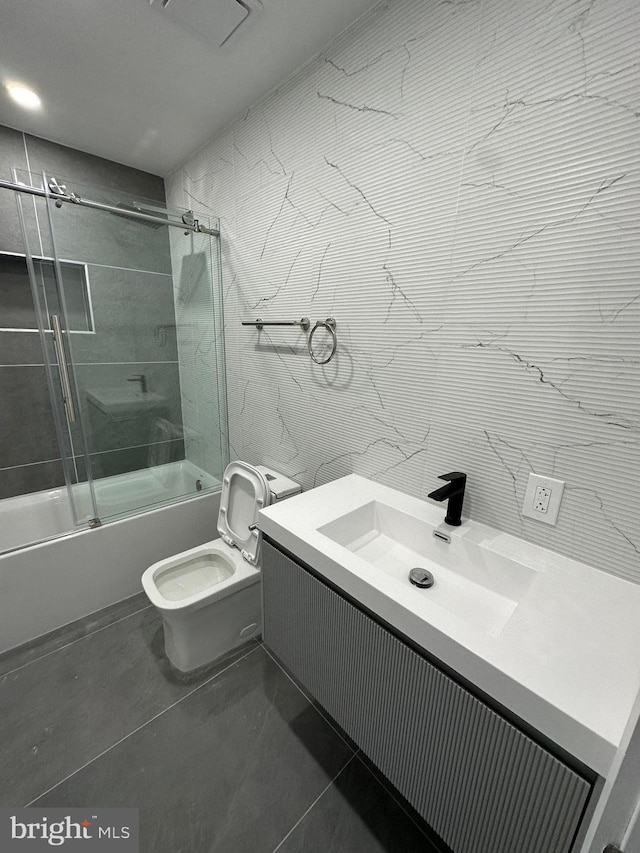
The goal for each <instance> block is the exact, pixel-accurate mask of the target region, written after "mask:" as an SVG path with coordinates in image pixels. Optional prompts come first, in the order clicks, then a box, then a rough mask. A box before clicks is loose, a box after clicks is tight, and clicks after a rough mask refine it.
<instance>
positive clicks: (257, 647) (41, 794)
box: [23, 645, 260, 808]
mask: <svg viewBox="0 0 640 853" xmlns="http://www.w3.org/2000/svg"><path fill="white" fill-rule="evenodd" d="M259 648H260V646H259V645H257V646H255V647H254V648H253V649H250V650H249V651H248V652H247V653H246V654H244V655H242V656H241V657H238V658H235V659H234V660H232V661H230V662H229V664H228V665H227V666H225V667H224V669H221V670H220V671H219V672H216V673H215V675H212V676H211V678H208V679H207V680H206V681H203V682H202V684H198V686H197V687H194V688H193V690H190V691H189V692H188V693H185V695H184V696H181V697H180V698H179V699H177V700H176V701H175V702H173V703H172V704H171V705H168V706H167V707H166V708H163V709H162V711H159V712H158V713H157V714H155V715H154V716H153V717H151V718H150V719H148V720H146V721H145V722H144V723H142V724H141V725H139V726H137V727H136V728H135V729H132V731H130V732H129V733H128V734H126V735H124V736H123V737H121V738H120V739H119V740H117V741H116V742H115V743H112V744H111V746H108V747H107V748H106V749H103V750H102V752H99V753H98V755H94V757H93V758H91V759H89V761H85V763H84V764H83V765H81V766H80V767H78V768H76V769H75V770H74V771H73V773H68V774H67V775H66V776H65V777H64V778H63V779H59V780H58V781H57V782H56V783H55V785H51V787H50V788H47V790H46V791H42V793H40V794H38V796H37V797H34V798H33V799H32V800H30V801H29V802H28V803H27V804H26V805H25V806H24V807H23V808H29V806H32V805H33V804H34V803H35V802H36V801H37V800H39V799H40V798H41V797H44V796H46V794H49V793H50V792H51V791H53V790H54V789H55V788H57V787H58V786H59V785H62V784H63V782H67V781H68V780H69V779H71V778H72V777H73V776H75V775H76V774H77V773H80V772H81V771H82V770H84V769H85V768H87V767H88V766H89V765H90V764H93V763H94V761H97V760H98V759H99V758H102V756H103V755H106V754H107V753H108V752H111V750H112V749H115V747H116V746H119V745H120V744H121V743H124V741H125V740H127V739H128V738H130V737H132V735H135V734H137V732H139V731H141V730H142V729H144V728H146V726H148V725H149V724H150V723H153V722H154V721H155V720H157V719H158V718H159V717H162V716H163V715H164V714H166V713H167V711H171V709H172V708H175V707H176V706H177V705H179V704H180V703H181V702H184V700H185V699H188V698H189V697H190V696H193V694H194V693H197V692H198V690H200V689H202V688H203V687H206V685H207V684H210V683H211V682H212V681H215V680H216V678H218V676H220V675H222V674H223V673H224V672H226V671H227V670H228V669H231V667H232V666H235V664H237V663H239V662H240V661H242V660H245V658H248V657H249V655H252V654H253V653H254V652H256V651H257V650H258V649H259Z"/></svg>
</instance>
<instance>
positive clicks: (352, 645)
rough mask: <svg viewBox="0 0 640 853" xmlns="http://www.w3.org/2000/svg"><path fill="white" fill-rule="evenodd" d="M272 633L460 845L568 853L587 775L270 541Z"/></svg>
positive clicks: (350, 728) (295, 667) (360, 740)
mask: <svg viewBox="0 0 640 853" xmlns="http://www.w3.org/2000/svg"><path fill="white" fill-rule="evenodd" d="M263 596H264V639H265V642H266V644H267V645H268V646H269V648H271V649H272V650H273V651H274V653H275V654H276V655H277V656H278V658H280V660H281V661H282V662H283V663H284V664H285V666H287V667H288V668H289V669H290V670H291V672H292V673H293V674H294V675H295V676H296V678H298V679H299V680H300V682H301V683H302V684H303V685H304V686H305V687H306V688H307V689H308V690H309V691H310V692H311V693H312V694H313V696H315V698H316V699H317V700H318V701H319V702H320V703H321V704H322V705H323V706H324V707H325V708H326V709H327V711H328V712H329V713H330V714H331V715H332V716H333V717H334V719H335V720H336V721H337V722H338V723H339V725H340V726H342V727H343V728H344V730H345V731H346V732H347V733H348V734H349V736H350V737H352V738H353V739H354V741H355V742H356V743H357V744H358V745H359V746H360V748H361V749H362V750H363V752H364V753H365V754H366V755H367V756H369V758H370V759H371V760H372V761H373V762H374V763H375V764H376V766H377V767H378V768H379V769H380V770H381V771H382V772H383V773H384V774H385V776H386V777H387V778H388V779H389V780H390V781H391V782H392V783H393V784H394V785H395V786H396V788H397V789H398V790H399V791H400V792H401V793H402V794H403V795H404V796H405V797H406V798H407V800H408V801H409V802H410V803H411V804H412V805H413V806H414V807H415V808H416V809H417V811H418V812H419V813H420V814H421V815H422V816H423V817H424V819H425V820H426V821H427V822H428V823H429V824H430V825H431V826H432V827H433V829H434V830H435V831H436V832H437V833H438V834H439V835H440V836H441V837H442V839H443V840H444V841H445V842H446V843H447V844H448V845H449V846H450V847H451V849H452V850H453V851H454V853H569V851H570V849H571V845H572V842H573V839H574V837H575V834H576V831H577V828H578V825H579V822H580V818H581V815H582V813H583V810H584V807H585V804H586V801H587V798H588V796H589V792H590V785H589V783H588V782H587V781H586V780H585V779H583V778H582V777H581V776H579V775H578V774H576V773H575V772H574V771H573V770H572V769H570V768H569V767H567V766H566V765H565V764H564V763H563V762H561V761H560V760H558V759H557V758H556V757H555V756H554V755H552V754H551V753H550V752H548V751H547V750H545V749H544V748H542V747H541V746H540V745H539V744H537V743H536V742H535V741H534V740H532V739H531V738H530V737H528V736H527V735H525V734H524V733H523V732H521V731H520V730H519V729H517V728H516V727H515V726H513V725H512V724H511V723H509V722H507V721H506V720H505V719H504V718H503V717H501V716H500V715H499V714H497V713H496V712H495V711H493V710H492V709H491V708H489V707H488V706H487V705H486V704H484V703H483V702H482V701H480V700H479V699H478V698H476V697H475V696H474V695H473V694H472V693H470V692H469V691H468V690H466V689H465V688H463V687H461V686H460V685H459V684H457V683H456V682H455V681H454V680H453V679H451V678H450V677H449V676H448V675H445V674H444V673H443V672H441V671H440V670H439V669H437V668H436V667H435V666H433V665H432V664H431V663H430V662H429V661H427V660H426V659H425V658H423V657H422V656H421V655H419V654H418V653H416V652H415V651H413V650H412V649H411V648H410V647H409V646H408V645H406V644H405V643H403V642H402V641H401V640H399V639H398V638H397V637H395V636H394V635H393V634H391V633H390V632H389V631H388V630H386V629H385V628H384V627H382V626H381V625H379V624H378V623H377V622H376V621H375V620H373V619H372V618H371V617H369V616H368V615H367V614H365V613H363V612H362V611H361V610H359V609H358V608H357V607H355V606H354V605H353V604H351V603H349V602H348V601H346V600H345V599H344V598H342V597H341V596H340V595H339V594H337V593H336V592H334V591H333V590H332V589H330V588H329V587H328V586H327V585H326V584H324V583H323V582H322V581H321V580H319V579H318V578H316V577H315V576H314V575H313V574H311V573H310V572H308V571H306V570H305V569H304V568H302V567H301V566H300V565H298V564H297V563H296V562H294V561H293V560H291V559H289V557H287V556H286V555H284V554H282V553H281V552H280V551H279V550H277V549H276V548H274V547H273V546H272V545H271V544H270V543H268V542H265V543H264V549H263Z"/></svg>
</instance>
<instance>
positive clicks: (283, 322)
mask: <svg viewBox="0 0 640 853" xmlns="http://www.w3.org/2000/svg"><path fill="white" fill-rule="evenodd" d="M242 325H243V326H255V327H256V329H261V328H262V327H263V326H300V328H302V329H304V330H305V332H306V331H307V330H308V329H309V326H310V325H311V323H310V322H309V318H308V317H303V318H302V319H301V320H260V319H258V320H242Z"/></svg>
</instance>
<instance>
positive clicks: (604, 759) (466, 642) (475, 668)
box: [259, 474, 640, 776]
mask: <svg viewBox="0 0 640 853" xmlns="http://www.w3.org/2000/svg"><path fill="white" fill-rule="evenodd" d="M371 501H378V502H380V503H381V504H384V505H386V506H391V507H394V508H395V509H397V510H399V511H400V512H401V513H404V514H406V515H407V516H411V517H413V518H416V519H420V520H422V521H426V522H427V523H428V524H430V525H433V526H434V527H436V528H438V529H441V530H445V529H446V532H447V533H449V535H450V536H451V537H452V540H454V541H455V538H456V537H462V539H464V538H465V537H469V541H471V540H473V542H474V543H477V544H479V545H480V546H481V547H482V549H483V553H488V554H495V555H497V559H498V560H500V559H501V558H508V559H509V560H511V561H515V562H516V563H519V564H522V565H523V566H527V567H530V568H531V569H533V570H534V572H535V575H534V579H533V581H532V582H531V583H530V585H529V586H528V588H527V589H526V591H525V592H524V594H523V595H522V598H521V600H520V601H519V603H518V604H517V606H515V607H514V609H513V612H512V613H511V614H510V615H509V617H508V618H507V619H506V621H505V623H504V625H501V626H500V627H499V629H496V630H494V631H487V630H482V629H481V628H479V627H478V626H477V625H474V624H472V623H470V622H468V621H467V620H465V619H463V618H461V617H460V615H457V614H454V613H452V612H451V611H450V610H446V609H444V608H442V607H439V606H434V605H433V604H431V603H429V599H428V597H425V595H427V596H428V590H419V589H417V588H416V587H413V586H412V585H411V584H409V583H408V582H407V583H406V584H400V583H398V582H397V581H393V582H390V581H389V579H388V578H387V577H386V576H385V575H384V574H383V573H382V572H380V571H378V570H377V569H375V568H372V566H371V564H370V563H368V562H367V561H366V560H365V559H362V558H361V557H360V556H359V555H358V554H356V553H352V552H351V551H349V550H348V549H347V548H345V547H344V546H343V545H341V544H339V543H338V542H336V541H334V540H333V539H331V538H330V537H329V536H327V535H324V534H323V533H321V532H320V531H319V530H318V528H321V527H324V526H325V525H329V524H331V523H332V522H335V520H336V519H338V518H340V517H342V516H344V515H347V514H348V513H350V512H353V511H354V510H357V509H358V508H359V507H363V506H364V505H365V504H368V503H370V502H371ZM443 516H444V507H441V506H435V505H433V504H431V503H427V502H426V501H422V500H419V499H418V498H414V497H411V496H409V495H405V494H403V493H402V492H398V491H396V490H395V489H391V488H388V487H387V486H384V485H381V484H380V483H375V482H373V481H371V480H367V479H365V478H364V477H360V476H358V475H355V474H352V475H349V476H347V477H343V478H341V479H339V480H334V481H333V482H331V483H327V484H326V485H324V486H320V487H318V488H315V489H312V490H310V491H308V492H305V493H303V494H302V495H299V496H296V497H294V498H290V499H289V500H287V501H283V502H281V503H278V504H275V505H273V506H270V507H268V508H266V509H264V510H262V511H261V512H260V521H259V524H260V529H261V530H262V531H263V532H264V533H265V534H266V535H267V536H269V537H271V538H272V539H273V540H274V541H275V542H277V543H279V544H280V545H281V546H282V547H283V548H285V549H287V550H288V551H290V552H291V553H292V554H293V555H295V556H296V557H298V559H300V560H301V561H302V562H305V563H307V564H308V565H309V566H311V567H312V568H313V569H315V570H316V571H317V572H318V573H319V574H321V575H322V576H324V577H325V578H326V579H327V580H328V581H329V582H331V583H332V584H334V585H335V586H336V587H338V588H339V589H342V590H343V591H344V592H345V593H346V594H347V595H349V596H351V597H352V598H353V599H355V600H357V601H359V602H360V603H361V604H362V605H363V606H364V607H366V608H367V609H369V610H370V611H371V612H372V613H374V614H376V615H378V616H379V617H380V618H381V619H382V620H384V621H385V622H387V623H389V624H390V625H392V626H395V627H396V628H397V630H399V631H400V632H401V633H402V634H404V635H405V636H407V637H408V638H410V639H411V640H412V641H413V642H415V643H416V644H417V645H418V646H420V647H421V648H423V649H425V651H427V652H428V653H430V654H431V655H433V656H434V657H435V658H437V659H439V660H440V661H442V662H443V663H444V664H445V665H446V666H448V667H450V668H451V669H452V670H454V671H455V672H457V673H459V674H460V675H461V676H462V677H463V678H464V679H466V680H467V681H468V682H470V683H471V684H475V685H476V686H477V687H478V688H479V689H480V690H481V691H484V692H485V693H486V694H488V695H489V696H491V697H493V698H494V700H496V701H497V702H499V703H500V704H502V705H503V706H505V707H506V708H508V709H510V710H511V711H512V712H513V713H514V714H516V715H517V716H519V717H520V718H521V719H523V720H524V721H526V722H527V723H528V724H529V725H531V726H532V727H533V728H534V729H536V730H538V731H539V732H541V733H542V734H543V735H545V736H547V737H548V738H550V739H551V740H552V741H553V742H555V743H556V744H558V745H559V746H560V747H562V748H563V749H565V750H566V751H567V752H569V753H571V754H572V755H574V756H575V757H576V758H578V759H579V760H580V761H582V762H584V764H586V765H587V766H589V767H591V768H592V769H593V770H595V771H596V772H597V773H599V774H600V775H602V776H606V775H607V773H608V771H609V769H610V767H611V763H612V761H613V758H614V755H615V752H616V749H617V748H618V746H619V744H620V741H621V739H622V735H623V731H624V728H625V725H626V723H627V720H628V718H629V715H630V712H631V708H632V705H633V703H634V700H635V698H636V695H637V694H638V691H639V690H640V655H638V648H640V586H639V585H637V584H634V583H631V582H629V581H625V580H622V579H620V578H617V577H615V576H613V575H610V574H608V573H606V572H603V571H599V570H597V569H595V568H592V567H590V566H587V565H584V564H583V563H579V562H577V561H576V560H572V559H570V558H568V557H564V556H562V555H560V554H557V553H555V552H553V551H549V550H547V549H544V548H540V547H538V546H536V545H533V544H531V543H529V542H525V541H524V540H521V539H518V538H516V537H514V536H511V535H510V534H507V533H502V532H500V531H498V530H495V529H493V528H491V527H488V526H486V525H483V524H479V523H478V522H473V521H467V520H464V521H463V524H462V525H461V526H460V527H458V528H452V527H445V526H443V525H442V520H443ZM325 530H326V528H325Z"/></svg>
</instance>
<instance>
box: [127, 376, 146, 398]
mask: <svg viewBox="0 0 640 853" xmlns="http://www.w3.org/2000/svg"><path fill="white" fill-rule="evenodd" d="M127 382H139V383H140V390H141V391H142V393H143V394H146V393H147V377H146V376H145V374H144V373H136V375H135V376H131V377H130V378H129V379H127Z"/></svg>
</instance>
